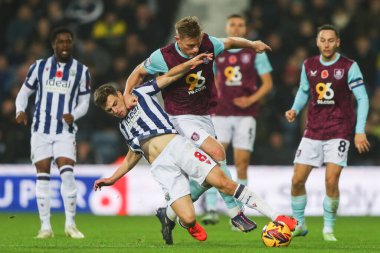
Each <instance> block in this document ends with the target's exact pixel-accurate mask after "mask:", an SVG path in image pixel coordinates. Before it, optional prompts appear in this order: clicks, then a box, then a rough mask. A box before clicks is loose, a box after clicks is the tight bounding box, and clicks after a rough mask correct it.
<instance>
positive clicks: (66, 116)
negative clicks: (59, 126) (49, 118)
mask: <svg viewBox="0 0 380 253" xmlns="http://www.w3.org/2000/svg"><path fill="white" fill-rule="evenodd" d="M62 118H63V120H64V121H65V122H66V123H67V124H69V125H71V124H73V123H74V116H73V115H72V114H70V113H65V114H63V115H62Z"/></svg>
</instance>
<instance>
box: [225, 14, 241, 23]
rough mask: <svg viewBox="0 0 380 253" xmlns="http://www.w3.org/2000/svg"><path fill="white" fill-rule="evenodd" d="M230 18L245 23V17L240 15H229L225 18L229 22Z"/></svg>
mask: <svg viewBox="0 0 380 253" xmlns="http://www.w3.org/2000/svg"><path fill="white" fill-rule="evenodd" d="M231 18H241V19H243V20H244V22H245V21H246V20H245V17H244V16H243V15H240V14H236V13H235V14H231V15H229V16H228V17H227V20H230V19H231Z"/></svg>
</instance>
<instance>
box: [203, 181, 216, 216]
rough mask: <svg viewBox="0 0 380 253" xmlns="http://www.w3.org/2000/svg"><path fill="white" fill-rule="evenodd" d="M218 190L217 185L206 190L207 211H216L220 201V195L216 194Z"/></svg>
mask: <svg viewBox="0 0 380 253" xmlns="http://www.w3.org/2000/svg"><path fill="white" fill-rule="evenodd" d="M217 193H218V190H217V189H216V188H215V187H212V188H210V189H208V190H207V191H206V195H205V198H206V210H207V212H210V211H216V204H217V201H218V198H217V197H218V196H217V195H216V194H217Z"/></svg>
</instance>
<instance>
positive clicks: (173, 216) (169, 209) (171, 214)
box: [166, 206, 177, 222]
mask: <svg viewBox="0 0 380 253" xmlns="http://www.w3.org/2000/svg"><path fill="white" fill-rule="evenodd" d="M166 216H167V217H168V218H169V220H171V221H174V222H175V220H176V218H177V214H176V213H175V212H174V210H173V208H172V207H171V206H168V207H167V208H166Z"/></svg>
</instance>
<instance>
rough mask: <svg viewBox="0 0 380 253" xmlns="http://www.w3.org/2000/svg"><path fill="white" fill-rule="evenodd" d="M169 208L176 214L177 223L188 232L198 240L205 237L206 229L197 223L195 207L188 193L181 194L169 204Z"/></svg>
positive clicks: (203, 239) (202, 239)
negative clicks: (181, 195)
mask: <svg viewBox="0 0 380 253" xmlns="http://www.w3.org/2000/svg"><path fill="white" fill-rule="evenodd" d="M171 208H172V209H173V211H174V212H175V213H176V214H177V216H178V219H179V224H180V225H181V226H182V227H183V228H185V229H187V231H188V232H189V234H190V235H191V236H192V237H194V238H195V239H197V240H198V241H205V240H206V239H207V234H206V231H205V230H204V229H203V228H202V227H201V226H200V225H199V224H198V223H197V221H196V217H195V209H194V205H193V201H192V200H191V198H190V195H186V196H183V197H181V198H179V199H177V200H175V201H174V202H173V203H172V204H171Z"/></svg>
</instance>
